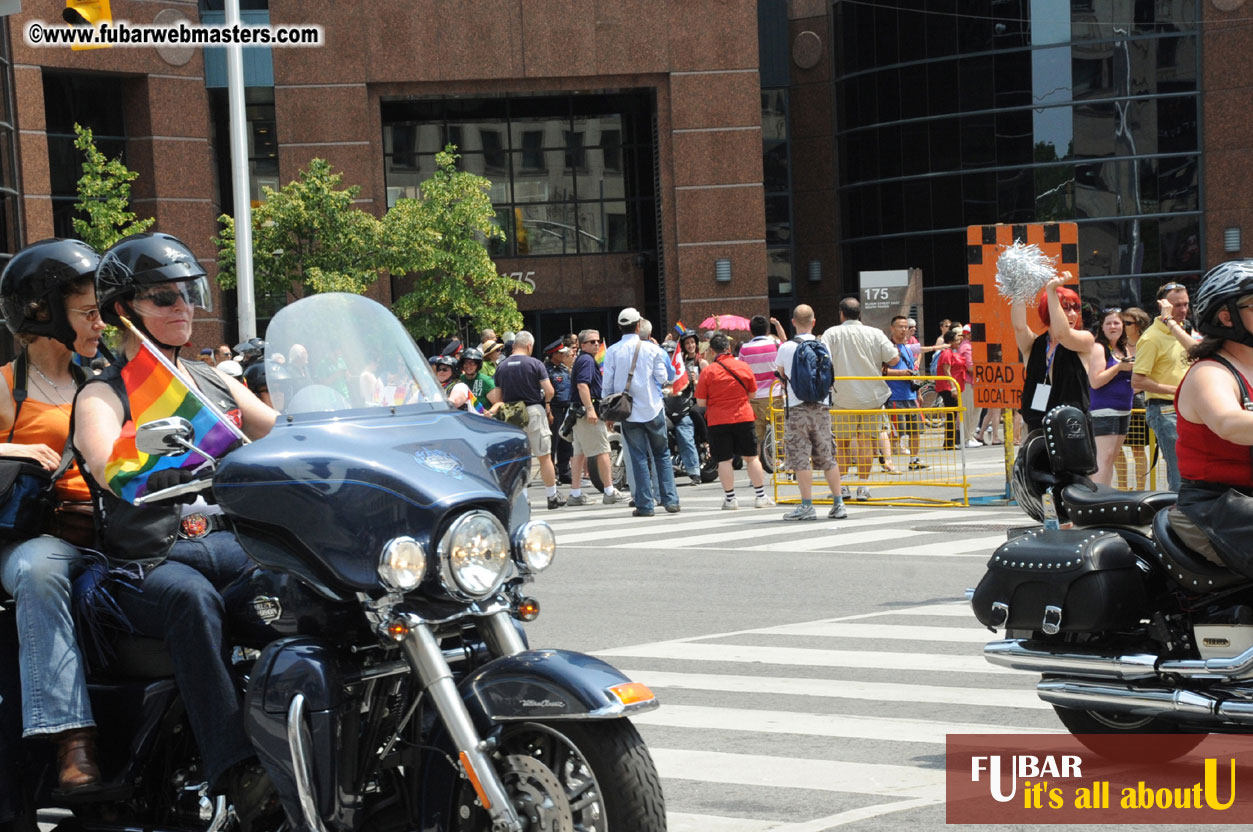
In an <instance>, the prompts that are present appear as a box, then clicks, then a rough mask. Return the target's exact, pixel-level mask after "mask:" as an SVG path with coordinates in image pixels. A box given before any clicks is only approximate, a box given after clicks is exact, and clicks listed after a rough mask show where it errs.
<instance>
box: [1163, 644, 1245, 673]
mask: <svg viewBox="0 0 1253 832" xmlns="http://www.w3.org/2000/svg"><path fill="white" fill-rule="evenodd" d="M1158 670H1159V671H1160V672H1162V673H1177V674H1179V675H1180V676H1186V677H1187V678H1189V679H1212V680H1220V679H1231V680H1238V679H1253V647H1250V648H1249V649H1248V650H1245V651H1244V652H1243V653H1241V654H1240V655H1238V656H1233V657H1231V658H1229V659H1171V660H1169V661H1164V662H1162V664H1161V667H1159V668H1158Z"/></svg>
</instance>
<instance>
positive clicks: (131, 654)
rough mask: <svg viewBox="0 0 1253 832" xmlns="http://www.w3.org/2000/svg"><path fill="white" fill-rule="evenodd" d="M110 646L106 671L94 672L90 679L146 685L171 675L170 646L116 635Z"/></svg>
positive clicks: (153, 639)
mask: <svg viewBox="0 0 1253 832" xmlns="http://www.w3.org/2000/svg"><path fill="white" fill-rule="evenodd" d="M109 645H110V647H111V648H112V649H113V655H112V656H110V657H109V661H108V664H107V665H106V666H105V667H103V668H99V669H96V670H94V672H93V673H92V676H93V677H103V678H106V679H124V680H127V681H136V680H145V681H146V680H151V679H166V678H169V677H171V676H173V675H174V663H173V661H172V660H171V659H170V650H169V646H168V645H167V644H166V642H165V641H164V640H163V639H159V638H150V637H148V636H141V635H133V634H130V633H119V634H116V635H114V636H112V637H111V638H110V640H109Z"/></svg>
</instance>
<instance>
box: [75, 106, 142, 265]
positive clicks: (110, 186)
mask: <svg viewBox="0 0 1253 832" xmlns="http://www.w3.org/2000/svg"><path fill="white" fill-rule="evenodd" d="M74 136H75V138H74V147H76V148H77V149H78V150H79V151H80V152H82V154H83V157H84V158H83V174H82V176H80V177H79V178H78V202H76V203H75V204H74V208H75V210H77V211H78V212H79V213H81V214H86V215H87V219H85V220H84V219H80V218H78V217H75V218H74V233H75V234H77V235H78V237H79V239H81V240H82V241H83V242H84V243H86V244H87V245H89V246H91V247H92V248H94V249H95V250H96V251H101V252H102V251H104V250H105V249H107V248H108V247H109V246H111V245H113V244H114V243H116V242H117V241H118V240H120V239H122V238H123V237H125V236H127V235H128V234H138V233H141V232H143V231H147V230H148V229H149V228H151V227H152V224H153V223H154V222H156V220H154V219H152V218H151V217H147V218H145V219H140V218H139V217H138V216H137V215H136V214H135V213H134V212H132V211H131V210H130V202H131V182H134V181H135V180H136V179H137V178H139V174H138V173H135V172H134V171H133V170H131V169H129V168H128V167H126V165H124V164H122V161H121V160H120V159H110V158H108V157H107V156H105V155H104V153H102V152H101V151H100V149H99V148H97V147H96V142H95V138H94V137H93V136H92V133H91V130H90V129H89V128H87V127H83V126H82V125H80V124H75V125H74Z"/></svg>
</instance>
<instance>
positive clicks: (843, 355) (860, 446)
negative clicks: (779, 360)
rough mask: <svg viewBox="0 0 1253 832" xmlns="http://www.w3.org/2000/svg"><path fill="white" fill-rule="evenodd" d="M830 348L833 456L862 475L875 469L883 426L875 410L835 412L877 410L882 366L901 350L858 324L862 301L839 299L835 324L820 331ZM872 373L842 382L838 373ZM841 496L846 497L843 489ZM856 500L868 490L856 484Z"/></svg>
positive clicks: (894, 361)
mask: <svg viewBox="0 0 1253 832" xmlns="http://www.w3.org/2000/svg"><path fill="white" fill-rule="evenodd" d="M822 342H823V343H824V344H826V345H827V349H828V350H830V351H831V365H832V367H833V368H834V370H835V378H836V382H835V394H834V395H833V396H832V398H831V409H832V411H833V413H832V414H831V424H832V429H833V430H834V431H835V448H836V451H835V452H836V459H837V460H838V461H839V463H840V465H841V467H842V468H843V469H844V470H845V471H849V470H851V469H853V468H856V469H857V470H858V471H859V472H860V474H861V476H862V478H863V479H868V478H869V477H870V475H871V473H873V471H874V464H873V460H874V449H875V446H876V445H877V444H878V441H879V432H880V431H881V430H882V429H883V416H882V414H880V413H864V412H863V413H840V411H841V410H852V411H867V410H881V409H882V408H883V405H884V404H885V403H886V402H887V400H888V386H887V383H886V382H884V381H883V379H882V375H883V368H884V367H898V366H900V364H901V357H900V354H899V353H897V351H896V347H894V346H893V345H892V342H891V341H889V340H888V337H887V336H886V335H884V334H883V332H882V330H879V329H876V328H875V327H872V326H866V325H865V324H863V323H862V322H861V301H859V300H857V298H845V299H844V300H842V301H840V323H839V325H838V326H833V327H831V328H829V329H828V330H827V331H826V332H824V333H822ZM848 376H875V377H876V378H875V379H874V380H861V381H841V380H840V379H841V377H848ZM844 496H845V497H847V496H848V494H847V489H845V493H844ZM857 499H858V500H869V499H870V488H869V487H868V486H865V485H860V486H858V487H857Z"/></svg>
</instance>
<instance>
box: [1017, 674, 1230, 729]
mask: <svg viewBox="0 0 1253 832" xmlns="http://www.w3.org/2000/svg"><path fill="white" fill-rule="evenodd" d="M1036 691H1037V692H1038V693H1039V694H1040V698H1041V699H1043V700H1044V701H1045V702H1048V703H1049V704H1050V705H1060V706H1062V707H1064V708H1077V709H1079V710H1091V711H1106V712H1113V713H1122V714H1131V715H1133V716H1156V717H1162V716H1165V717H1169V716H1173V715H1178V714H1182V715H1184V716H1188V717H1192V718H1199V719H1204V720H1214V719H1216V718H1217V715H1218V714H1219V713H1220V711H1219V702H1218V700H1217V699H1215V698H1214V697H1212V696H1206V695H1205V694H1201V693H1197V692H1196V691H1191V690H1147V689H1144V688H1133V687H1128V686H1126V685H1102V684H1094V683H1092V682H1079V681H1066V680H1057V679H1050V680H1047V681H1043V682H1040V683H1039V684H1038V685H1036ZM1246 718H1247V719H1250V720H1253V712H1251V713H1250V714H1249V716H1248V717H1246Z"/></svg>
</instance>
